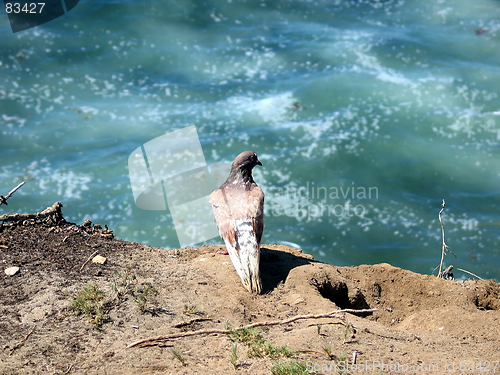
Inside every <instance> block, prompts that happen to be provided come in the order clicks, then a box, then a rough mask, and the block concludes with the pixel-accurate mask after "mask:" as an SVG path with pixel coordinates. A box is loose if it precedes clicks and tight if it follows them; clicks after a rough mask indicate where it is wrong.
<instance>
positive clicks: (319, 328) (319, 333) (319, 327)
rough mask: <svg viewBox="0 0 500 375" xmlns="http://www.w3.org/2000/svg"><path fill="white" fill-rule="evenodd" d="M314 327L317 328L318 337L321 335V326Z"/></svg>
mask: <svg viewBox="0 0 500 375" xmlns="http://www.w3.org/2000/svg"><path fill="white" fill-rule="evenodd" d="M316 327H317V328H318V335H321V324H318V325H317V326H316Z"/></svg>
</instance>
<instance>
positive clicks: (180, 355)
mask: <svg viewBox="0 0 500 375" xmlns="http://www.w3.org/2000/svg"><path fill="white" fill-rule="evenodd" d="M172 354H173V355H174V357H175V358H177V359H178V360H179V362H180V363H182V365H183V366H186V360H185V359H184V357H183V356H182V354H181V353H179V351H178V350H177V349H175V348H172Z"/></svg>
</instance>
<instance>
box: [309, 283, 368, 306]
mask: <svg viewBox="0 0 500 375" xmlns="http://www.w3.org/2000/svg"><path fill="white" fill-rule="evenodd" d="M316 286H317V288H318V292H319V293H320V294H321V296H322V297H323V298H326V299H328V300H330V301H332V302H333V303H334V304H336V305H337V306H338V307H340V308H341V309H356V310H360V309H369V308H370V306H369V305H368V303H366V300H365V297H364V295H363V293H361V291H360V290H359V289H355V290H352V291H351V292H349V288H348V287H347V284H346V283H344V282H342V281H336V282H330V281H325V282H323V283H321V284H317V285H316Z"/></svg>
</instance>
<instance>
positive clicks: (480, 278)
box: [457, 268, 484, 280]
mask: <svg viewBox="0 0 500 375" xmlns="http://www.w3.org/2000/svg"><path fill="white" fill-rule="evenodd" d="M457 270H459V271H462V272H465V273H468V274H469V275H472V276H474V277H477V278H478V279H479V280H484V279H483V278H482V277H479V276H478V275H476V274H473V273H472V272H469V271H466V270H463V269H461V268H457Z"/></svg>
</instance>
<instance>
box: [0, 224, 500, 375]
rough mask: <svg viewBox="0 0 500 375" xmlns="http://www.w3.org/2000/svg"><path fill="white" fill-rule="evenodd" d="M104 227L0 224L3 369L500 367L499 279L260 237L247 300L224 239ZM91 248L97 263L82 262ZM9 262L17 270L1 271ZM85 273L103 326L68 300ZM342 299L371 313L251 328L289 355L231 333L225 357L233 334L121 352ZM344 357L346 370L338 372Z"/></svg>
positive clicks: (419, 370) (310, 310)
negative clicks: (151, 241) (175, 238)
mask: <svg viewBox="0 0 500 375" xmlns="http://www.w3.org/2000/svg"><path fill="white" fill-rule="evenodd" d="M109 237H111V236H109V235H103V234H102V230H101V229H100V228H99V227H96V226H94V227H90V226H88V225H87V226H83V225H76V224H72V223H66V222H64V221H63V222H61V223H59V224H58V225H49V224H47V223H38V224H36V225H35V224H27V225H14V226H6V225H4V226H3V227H0V261H1V265H2V270H1V271H2V272H1V276H0V283H1V287H0V332H1V334H0V374H45V373H47V374H214V373H218V374H230V373H240V374H271V368H272V367H273V365H274V364H275V362H276V361H277V360H281V361H284V362H289V361H292V360H294V359H295V360H297V361H299V362H304V363H305V364H306V365H307V369H309V370H316V371H315V372H313V371H311V372H309V373H317V374H329V373H334V374H337V373H349V374H354V373H367V374H368V373H374V374H380V373H384V374H442V373H469V374H480V373H485V372H486V373H500V365H499V364H498V361H500V349H499V348H500V311H499V310H500V299H499V297H500V285H499V284H498V283H497V282H495V281H492V280H486V281H447V280H442V279H438V278H436V277H434V276H428V275H420V274H416V273H413V272H410V271H407V270H403V269H400V268H396V267H393V266H391V265H389V264H377V265H361V266H359V267H336V266H332V265H328V264H324V263H321V262H318V261H315V260H313V259H312V257H311V256H309V255H306V254H304V253H303V252H302V251H297V250H295V249H292V248H288V247H284V246H278V245H263V248H262V260H261V272H262V278H263V284H264V294H262V295H258V296H257V295H250V294H249V293H248V292H247V291H246V290H245V289H244V288H243V286H242V285H241V283H240V281H239V279H238V276H237V275H236V272H235V271H234V268H233V266H232V264H231V263H230V260H229V257H228V256H224V255H219V254H217V251H218V250H220V249H223V246H202V247H199V248H186V249H180V250H165V249H160V248H154V247H149V246H145V245H142V244H138V243H132V242H125V241H120V240H116V239H113V238H109ZM91 255H101V256H103V257H105V258H107V262H106V263H105V264H98V263H93V262H92V261H89V262H88V263H86V264H85V262H86V261H87V260H88V259H89V257H90V256H91ZM84 264H85V265H84ZM12 266H18V267H19V268H20V271H19V272H18V273H17V274H15V275H13V276H8V275H6V274H5V273H4V269H6V268H8V267H12ZM91 283H97V285H98V287H99V288H100V290H102V291H103V292H104V293H105V297H104V300H105V304H104V305H103V306H104V307H103V309H104V310H103V311H104V313H103V314H104V317H105V322H104V323H103V324H102V327H101V329H97V328H95V326H94V325H93V324H91V322H90V318H89V317H88V316H85V315H84V314H80V315H78V314H77V313H76V312H75V311H72V310H71V309H70V308H69V307H70V304H71V303H72V301H73V300H74V299H75V296H76V295H77V293H78V292H79V291H81V290H82V289H83V288H84V287H85V286H86V285H88V284H91ZM338 309H378V311H376V312H373V313H369V314H368V313H367V314H357V315H356V314H346V313H343V314H339V315H336V316H333V317H330V318H321V319H302V320H297V321H295V322H293V323H289V324H279V325H274V326H263V327H259V328H258V330H259V332H260V333H261V335H262V338H263V340H266V341H269V342H272V343H273V344H274V345H276V346H278V347H279V346H283V345H286V346H287V347H289V348H290V349H292V350H293V351H295V352H296V354H295V355H294V356H293V357H292V358H282V359H277V358H272V357H270V356H266V355H264V356H262V357H258V356H254V355H251V353H250V352H249V349H250V344H247V343H244V342H236V351H237V358H236V359H235V360H234V358H233V363H232V362H231V353H232V348H233V345H234V344H235V342H233V341H232V340H231V338H230V337H228V335H225V334H206V335H203V334H198V335H194V336H190V337H181V338H177V339H173V340H159V341H157V342H154V343H153V345H150V346H145V347H140V348H137V347H135V348H127V346H129V345H130V344H132V343H134V342H136V341H138V340H141V339H147V338H149V337H154V336H165V335H169V334H174V333H182V332H184V333H186V332H191V331H196V330H202V329H219V330H224V329H225V328H226V327H227V325H228V324H230V325H231V326H232V327H235V328H238V327H241V326H245V325H248V324H251V323H257V322H270V321H276V320H282V321H284V320H286V319H289V318H292V317H294V316H297V315H305V314H323V313H328V312H331V311H333V310H338ZM196 319H199V320H198V321H196ZM181 323H187V324H184V325H182V324H181ZM346 324H348V326H347V327H346ZM318 325H320V326H318ZM325 348H330V351H329V354H327V351H328V349H327V350H325ZM172 349H174V350H175V351H176V352H177V353H178V354H179V355H180V356H182V358H183V360H184V364H183V363H182V362H181V361H180V360H179V359H178V358H177V357H176V356H175V355H174V353H173V351H172ZM354 353H356V365H357V366H359V367H357V368H356V367H352V365H353V358H354ZM342 356H345V358H346V359H347V361H348V363H349V366H350V367H349V370H348V371H344V372H339V371H338V370H339V368H335V365H341V363H340V361H341V360H342V359H343V358H342ZM495 361H496V362H495ZM384 365H385V366H386V367H383V366H384ZM363 366H364V367H363ZM398 366H399V367H398ZM471 366H473V367H474V369H473V370H472V371H467V370H470V369H471ZM453 369H454V371H451V370H453ZM461 370H462V371H461ZM487 370H489V371H487Z"/></svg>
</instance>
